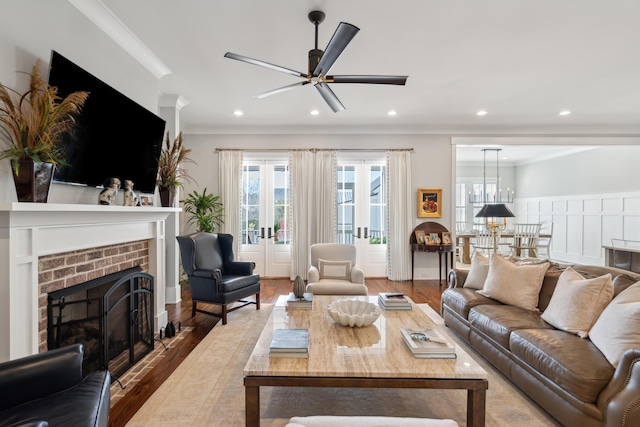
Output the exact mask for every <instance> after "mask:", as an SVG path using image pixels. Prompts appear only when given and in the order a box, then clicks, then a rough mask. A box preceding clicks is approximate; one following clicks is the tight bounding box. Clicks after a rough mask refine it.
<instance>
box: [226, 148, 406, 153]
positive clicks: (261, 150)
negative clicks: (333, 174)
mask: <svg viewBox="0 0 640 427" xmlns="http://www.w3.org/2000/svg"><path fill="white" fill-rule="evenodd" d="M215 151H258V152H265V151H274V152H275V151H285V152H286V151H354V152H357V151H365V152H378V151H381V152H386V151H410V152H412V153H413V148H371V149H364V148H362V149H361V148H267V149H264V148H216V149H215Z"/></svg>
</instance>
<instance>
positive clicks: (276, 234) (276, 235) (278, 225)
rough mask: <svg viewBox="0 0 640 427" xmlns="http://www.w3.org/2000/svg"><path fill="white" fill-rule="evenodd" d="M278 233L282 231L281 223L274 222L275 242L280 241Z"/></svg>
mask: <svg viewBox="0 0 640 427" xmlns="http://www.w3.org/2000/svg"><path fill="white" fill-rule="evenodd" d="M278 231H280V221H274V222H273V241H274V242H277V241H278V239H279V237H278Z"/></svg>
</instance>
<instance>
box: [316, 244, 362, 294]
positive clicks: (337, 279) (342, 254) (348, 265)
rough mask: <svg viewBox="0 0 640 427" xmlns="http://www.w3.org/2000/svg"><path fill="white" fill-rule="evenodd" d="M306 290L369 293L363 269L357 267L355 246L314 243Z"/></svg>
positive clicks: (325, 292) (334, 292) (327, 292)
mask: <svg viewBox="0 0 640 427" xmlns="http://www.w3.org/2000/svg"><path fill="white" fill-rule="evenodd" d="M309 249H310V258H311V260H310V261H311V263H310V265H311V266H310V267H309V272H308V274H307V276H308V283H309V284H308V285H307V288H306V291H307V292H310V293H312V294H315V295H367V294H368V289H367V287H366V286H365V284H364V272H363V271H362V269H360V268H359V267H358V266H356V247H355V246H353V245H345V244H341V243H316V244H314V245H311V247H310V248H309Z"/></svg>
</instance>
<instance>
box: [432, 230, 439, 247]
mask: <svg viewBox="0 0 640 427" xmlns="http://www.w3.org/2000/svg"><path fill="white" fill-rule="evenodd" d="M429 244H431V245H439V244H440V237H438V233H430V234H429Z"/></svg>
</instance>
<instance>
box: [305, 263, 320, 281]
mask: <svg viewBox="0 0 640 427" xmlns="http://www.w3.org/2000/svg"><path fill="white" fill-rule="evenodd" d="M318 281H320V272H319V271H318V267H316V266H315V265H312V266H311V267H309V271H308V272H307V283H316V282H318Z"/></svg>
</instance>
